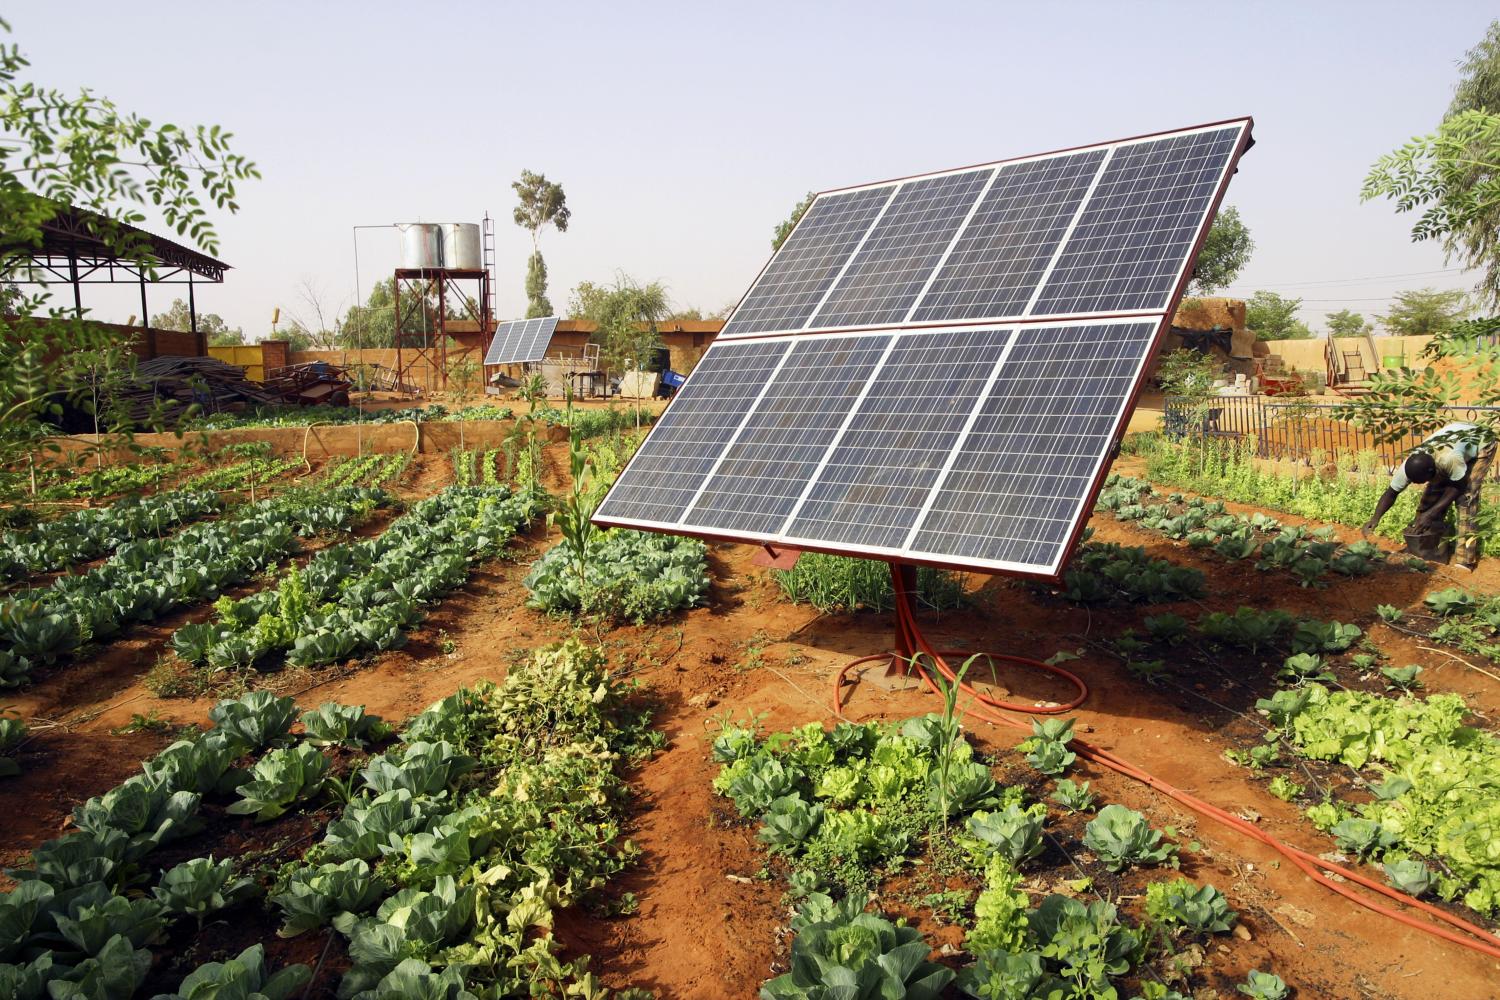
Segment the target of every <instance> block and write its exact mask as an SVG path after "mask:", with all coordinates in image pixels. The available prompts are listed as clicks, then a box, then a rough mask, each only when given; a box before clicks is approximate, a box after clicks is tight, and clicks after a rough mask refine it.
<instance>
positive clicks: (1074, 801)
mask: <svg viewBox="0 0 1500 1000" xmlns="http://www.w3.org/2000/svg"><path fill="white" fill-rule="evenodd" d="M1052 801H1053V802H1056V803H1057V804H1058V805H1060V806H1062V807H1063V808H1064V809H1066V810H1067V811H1068V812H1070V813H1078V812H1087V811H1088V810H1090V809H1092V808H1094V802H1095V796H1094V793H1093V792H1092V791H1090V790H1089V783H1088V782H1087V781H1085V782H1083V783H1082V784H1076V783H1074V781H1073V779H1071V778H1064V779H1062V780H1061V781H1059V782H1058V783H1057V787H1056V788H1054V789H1053V790H1052Z"/></svg>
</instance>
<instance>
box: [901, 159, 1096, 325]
mask: <svg viewBox="0 0 1500 1000" xmlns="http://www.w3.org/2000/svg"><path fill="white" fill-rule="evenodd" d="M1103 160H1104V150H1102V149H1090V150H1086V151H1084V152H1082V153H1074V154H1072V155H1068V156H1056V157H1052V158H1050V159H1045V160H1032V161H1028V162H1024V163H1012V164H1005V165H1002V166H1001V167H1000V172H999V174H997V175H996V177H995V182H994V183H993V184H991V185H990V189H989V190H988V191H987V192H986V193H985V195H984V199H983V200H982V201H981V202H980V204H979V207H978V209H977V210H976V211H975V213H974V217H973V218H972V219H970V220H969V224H968V225H967V226H965V227H964V231H963V235H962V236H960V237H959V240H958V242H957V243H956V244H955V245H954V247H953V250H952V251H951V252H950V253H949V254H948V258H947V260H945V261H944V262H943V266H942V268H941V270H939V271H938V273H937V275H936V276H935V277H934V279H933V281H932V284H931V286H930V287H929V288H928V289H927V293H926V294H925V295H924V296H923V297H922V302H921V304H920V305H919V306H918V307H917V309H916V312H915V313H913V315H912V319H913V320H914V321H915V322H918V323H926V322H932V321H935V320H951V319H960V320H961V319H966V318H967V319H973V318H982V317H988V318H992V319H1003V318H1009V317H1014V316H1020V315H1021V313H1022V312H1023V311H1024V310H1025V308H1026V304H1027V302H1029V301H1030V300H1031V296H1032V293H1033V292H1035V291H1036V286H1037V282H1039V281H1040V280H1041V277H1042V273H1043V272H1044V271H1045V270H1046V268H1047V264H1048V263H1049V262H1050V261H1051V260H1052V258H1053V256H1054V255H1055V254H1056V253H1057V247H1058V244H1059V243H1060V242H1061V240H1062V237H1063V233H1064V232H1066V231H1067V228H1068V225H1069V223H1071V222H1072V220H1073V218H1074V216H1075V215H1077V214H1078V208H1079V206H1080V205H1081V204H1082V203H1083V196H1084V193H1085V192H1086V191H1087V190H1088V188H1089V184H1090V183H1091V182H1092V181H1093V179H1094V175H1095V174H1096V173H1098V170H1099V164H1100V163H1102V162H1103Z"/></svg>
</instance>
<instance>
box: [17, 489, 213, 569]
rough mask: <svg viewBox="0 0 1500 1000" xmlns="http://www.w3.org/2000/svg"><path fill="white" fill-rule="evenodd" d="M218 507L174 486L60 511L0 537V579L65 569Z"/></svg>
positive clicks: (202, 494)
mask: <svg viewBox="0 0 1500 1000" xmlns="http://www.w3.org/2000/svg"><path fill="white" fill-rule="evenodd" d="M221 509H222V504H221V503H220V502H219V498H218V495H217V494H215V493H213V492H211V491H208V490H178V491H173V492H171V493H157V494H155V495H153V496H147V497H125V498H123V499H120V500H116V501H115V502H114V503H112V504H110V505H109V506H108V507H91V508H85V509H83V510H76V511H73V512H72V513H69V514H64V515H63V516H62V517H60V518H58V519H57V520H55V521H44V522H43V523H41V524H38V525H36V526H34V527H31V528H25V529H22V530H20V531H7V532H6V533H5V534H4V535H0V580H23V579H25V578H27V577H28V576H31V575H33V574H36V573H50V572H54V571H56V570H63V569H68V568H70V567H72V566H76V565H78V564H79V563H85V562H88V561H90V560H92V559H98V558H99V557H100V556H102V555H105V554H106V553H109V552H113V551H114V550H115V549H117V548H119V547H120V546H121V545H123V544H125V543H126V542H130V541H134V540H135V539H137V538H148V537H151V536H153V535H156V536H160V535H162V534H163V533H165V532H167V531H170V530H172V529H174V528H176V527H178V526H180V525H183V524H188V523H191V522H193V521H198V520H201V519H203V518H205V517H208V516H209V515H210V514H216V513H218V512H219V511H220V510H221Z"/></svg>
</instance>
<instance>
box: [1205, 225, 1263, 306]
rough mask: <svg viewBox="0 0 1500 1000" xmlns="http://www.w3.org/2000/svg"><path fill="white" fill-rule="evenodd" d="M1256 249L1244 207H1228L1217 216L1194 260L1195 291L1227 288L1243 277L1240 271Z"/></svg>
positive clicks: (1210, 291)
mask: <svg viewBox="0 0 1500 1000" xmlns="http://www.w3.org/2000/svg"><path fill="white" fill-rule="evenodd" d="M1254 252H1255V241H1254V240H1253V239H1251V238H1250V229H1249V227H1248V226H1246V225H1245V223H1244V222H1243V221H1242V220H1241V219H1240V210H1239V209H1237V208H1235V207H1234V206H1233V205H1230V206H1228V207H1226V208H1225V209H1224V210H1223V211H1221V212H1220V213H1219V214H1218V216H1217V217H1216V218H1215V219H1214V224H1213V226H1212V227H1210V228H1209V230H1208V236H1207V238H1206V239H1204V241H1203V249H1202V250H1200V251H1199V252H1198V259H1197V261H1196V262H1195V263H1194V271H1193V293H1194V294H1196V295H1209V294H1211V293H1213V292H1216V291H1218V290H1219V289H1221V288H1227V287H1228V286H1229V285H1231V284H1233V283H1234V279H1235V278H1237V277H1239V273H1240V272H1241V271H1243V270H1244V269H1245V265H1246V264H1248V263H1250V255H1251V254H1252V253H1254Z"/></svg>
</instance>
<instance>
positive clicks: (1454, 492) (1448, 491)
mask: <svg viewBox="0 0 1500 1000" xmlns="http://www.w3.org/2000/svg"><path fill="white" fill-rule="evenodd" d="M1386 492H1387V493H1389V492H1390V490H1386ZM1462 492H1463V485H1462V484H1461V483H1455V482H1453V481H1452V480H1451V479H1450V480H1449V481H1448V482H1446V483H1444V484H1443V492H1442V493H1440V494H1438V498H1437V502H1436V503H1434V504H1433V505H1432V506H1431V507H1429V508H1428V509H1427V512H1426V513H1425V514H1423V515H1422V516H1421V517H1419V518H1417V519H1416V521H1415V522H1413V524H1412V527H1413V528H1415V529H1417V530H1418V531H1426V530H1427V529H1428V528H1431V527H1432V526H1433V525H1435V524H1437V523H1438V522H1439V521H1441V520H1442V519H1443V515H1445V514H1447V513H1448V508H1449V507H1451V506H1453V501H1455V500H1457V499H1458V497H1459V494H1461V493H1462ZM1384 499H1385V498H1384V497H1382V498H1381V500H1382V501H1383V500H1384Z"/></svg>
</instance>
